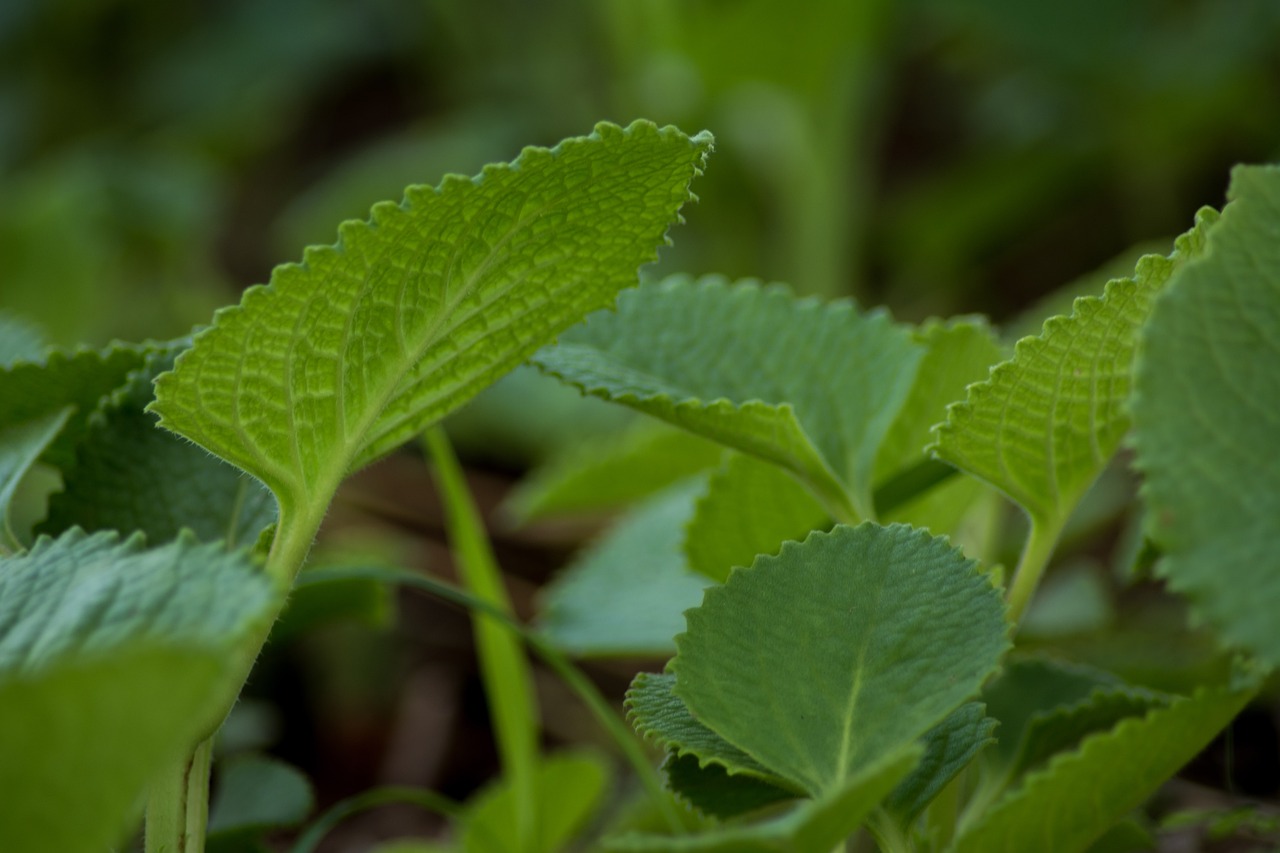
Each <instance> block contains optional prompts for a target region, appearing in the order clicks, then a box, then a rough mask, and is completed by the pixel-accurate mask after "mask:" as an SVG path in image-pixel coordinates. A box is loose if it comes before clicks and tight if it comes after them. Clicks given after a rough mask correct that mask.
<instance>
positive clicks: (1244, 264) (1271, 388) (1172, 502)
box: [1133, 166, 1280, 665]
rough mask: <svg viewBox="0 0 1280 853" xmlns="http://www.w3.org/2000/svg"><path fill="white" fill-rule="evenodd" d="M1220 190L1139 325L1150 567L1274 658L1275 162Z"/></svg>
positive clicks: (1279, 633)
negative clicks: (1225, 197)
mask: <svg viewBox="0 0 1280 853" xmlns="http://www.w3.org/2000/svg"><path fill="white" fill-rule="evenodd" d="M1229 198H1230V199H1231V201H1230V203H1229V204H1228V205H1227V207H1226V209H1224V210H1223V212H1222V218H1221V220H1220V222H1219V223H1218V225H1217V226H1215V227H1214V229H1213V230H1212V231H1210V232H1209V241H1208V242H1209V244H1208V249H1207V250H1206V251H1205V253H1204V257H1203V259H1202V260H1200V261H1198V262H1196V263H1193V264H1189V265H1188V266H1187V267H1186V268H1185V269H1184V270H1182V272H1181V273H1180V274H1179V275H1178V276H1177V278H1176V279H1175V280H1174V282H1173V283H1172V285H1171V286H1170V287H1169V289H1168V290H1167V291H1166V292H1165V293H1164V294H1163V295H1162V296H1161V298H1160V299H1159V300H1158V301H1157V304H1156V307H1155V310H1154V312H1153V314H1152V317H1151V322H1150V324H1149V325H1148V327H1147V328H1146V329H1145V331H1144V335H1143V341H1142V352H1141V357H1140V359H1139V366H1138V379H1137V385H1138V387H1137V394H1136V396H1135V398H1134V402H1133V413H1134V420H1135V422H1136V424H1137V429H1136V435H1135V445H1136V447H1137V453H1138V461H1137V464H1138V467H1139V468H1140V469H1141V470H1142V472H1143V473H1144V474H1145V476H1146V484H1145V486H1144V491H1143V495H1144V497H1145V498H1146V501H1147V504H1148V507H1149V509H1150V511H1149V513H1148V517H1149V519H1150V522H1149V531H1150V536H1151V538H1152V539H1153V540H1155V542H1156V543H1157V545H1158V546H1159V547H1160V548H1161V549H1162V550H1163V551H1164V557H1163V558H1162V559H1161V560H1160V562H1159V563H1158V564H1157V572H1158V573H1159V574H1161V575H1162V576H1163V577H1165V578H1167V579H1168V581H1169V584H1170V586H1171V587H1172V588H1173V589H1175V590H1177V591H1178V592H1181V593H1183V594H1184V595H1186V596H1188V597H1189V598H1190V599H1191V601H1192V603H1193V605H1194V608H1195V612H1196V613H1197V614H1198V615H1199V616H1200V618H1202V619H1203V620H1204V622H1206V623H1207V624H1208V625H1210V626H1211V627H1212V628H1213V629H1214V631H1216V632H1217V634H1218V636H1219V637H1220V638H1221V639H1222V640H1223V641H1224V642H1225V643H1226V644H1228V645H1230V646H1235V647H1238V648H1244V649H1248V650H1249V651H1251V652H1253V653H1254V654H1256V655H1258V656H1260V657H1262V658H1263V659H1265V660H1266V661H1268V662H1269V663H1271V664H1273V665H1275V664H1277V663H1280V628H1278V627H1277V621H1276V618H1275V607H1274V603H1275V601H1276V599H1277V597H1278V596H1280V557H1278V556H1277V554H1278V553H1280V552H1277V549H1276V547H1275V532H1276V525H1275V521H1276V519H1277V518H1278V517H1280V459H1278V458H1277V455H1276V453H1275V452H1274V448H1275V446H1276V437H1277V435H1280V347H1278V346H1277V341H1280V247H1278V246H1277V242H1276V239H1275V231H1276V228H1277V227H1280V167H1275V166H1269V167H1250V168H1238V169H1237V170H1236V171H1235V172H1234V173H1233V174H1232V182H1231V191H1230V194H1229Z"/></svg>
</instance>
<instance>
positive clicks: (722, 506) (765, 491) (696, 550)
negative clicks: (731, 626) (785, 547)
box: [684, 453, 827, 583]
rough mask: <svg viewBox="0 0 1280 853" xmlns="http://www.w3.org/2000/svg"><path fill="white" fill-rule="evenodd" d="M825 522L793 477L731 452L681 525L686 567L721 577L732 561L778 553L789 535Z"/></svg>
mask: <svg viewBox="0 0 1280 853" xmlns="http://www.w3.org/2000/svg"><path fill="white" fill-rule="evenodd" d="M825 526H827V512H826V510H824V509H823V508H822V504H820V503H818V501H817V499H816V498H814V497H813V495H811V494H810V493H809V490H808V489H806V488H805V487H804V486H803V485H801V484H800V483H799V482H798V481H797V480H796V478H795V477H793V476H792V475H791V474H789V473H787V472H786V471H784V470H783V469H782V468H779V467H778V466H777V465H773V464H771V463H769V462H765V461H763V460H761V459H757V458H756V457H754V456H746V455H745V454H741V453H735V454H733V455H732V456H730V457H729V458H728V459H727V460H725V463H724V464H723V465H721V466H720V468H719V470H717V471H716V472H715V473H714V474H712V475H711V479H710V481H709V482H708V483H707V488H706V492H705V494H703V495H702V496H701V497H700V498H699V499H698V503H697V507H696V509H695V510H694V513H693V518H691V519H690V520H689V526H688V528H687V529H686V530H685V537H684V552H685V554H686V555H687V556H688V559H689V568H691V569H693V570H694V571H696V572H700V573H702V574H704V575H706V576H707V577H709V578H711V579H712V580H715V581H719V582H721V583H723V582H724V580H725V579H726V578H727V577H729V570H730V569H732V568H733V567H734V566H749V565H751V563H752V561H754V560H755V558H756V555H757V554H776V553H778V549H779V548H780V547H781V546H782V543H783V542H785V541H787V540H788V539H795V540H800V539H803V538H804V537H805V536H807V535H808V534H809V531H811V530H814V529H816V528H819V527H825Z"/></svg>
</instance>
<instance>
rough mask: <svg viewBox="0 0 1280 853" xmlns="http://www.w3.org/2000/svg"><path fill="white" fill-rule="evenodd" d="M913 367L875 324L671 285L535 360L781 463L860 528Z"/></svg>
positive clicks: (792, 301)
mask: <svg viewBox="0 0 1280 853" xmlns="http://www.w3.org/2000/svg"><path fill="white" fill-rule="evenodd" d="M921 355H922V350H921V348H920V347H919V346H917V345H916V344H915V343H913V342H912V340H911V335H910V332H909V331H908V330H907V329H905V328H903V327H900V326H897V325H895V324H894V323H893V321H892V320H891V319H890V318H889V317H888V315H886V314H884V313H880V312H872V313H868V314H861V313H859V312H857V311H856V310H855V309H854V308H853V306H852V305H850V304H847V303H833V304H829V305H824V304H821V303H819V302H817V301H815V300H812V299H796V298H794V297H793V296H792V295H791V294H790V293H789V292H788V291H787V290H786V289H784V288H782V287H778V286H773V287H760V286H759V285H758V284H756V283H754V282H741V283H738V284H736V285H730V283H729V282H727V281H726V280H724V279H721V278H715V277H709V278H704V279H701V280H699V281H692V280H690V279H688V278H686V277H683V276H675V277H672V278H669V279H666V280H665V281H663V282H660V283H658V284H656V285H654V286H649V287H643V288H640V289H639V290H636V291H633V292H631V293H628V294H625V295H624V296H623V298H622V299H620V300H619V303H618V311H617V313H610V314H597V315H595V316H594V317H592V318H591V319H590V320H589V321H588V322H587V324H586V325H585V326H583V327H580V328H578V329H574V330H573V331H571V332H570V333H568V334H566V335H565V336H564V338H563V341H562V343H561V344H559V345H558V346H555V347H548V348H546V349H544V350H542V351H540V352H539V353H538V354H537V356H536V357H535V358H534V362H535V363H536V364H538V365H539V366H540V367H542V368H544V369H545V370H547V371H549V372H550V373H553V374H555V375H556V376H559V377H561V378H562V379H564V380H566V381H568V382H571V383H572V384H574V385H576V386H578V387H579V388H580V389H582V390H583V391H584V392H585V393H589V394H593V395H595V396H598V397H602V398H604V399H607V400H614V401H616V402H619V403H623V404H625V405H628V406H631V407H633V408H635V409H638V410H640V411H642V412H646V413H647V414H650V415H654V416H656V417H659V418H662V419H663V420H667V421H669V422H671V423H673V424H675V425H677V426H680V427H683V428H685V429H688V430H690V431H692V432H696V433H698V434H700V435H704V436H706V437H708V438H711V439H714V440H716V441H719V442H721V443H723V444H727V445H729V446H730V447H733V448H735V449H737V450H741V451H743V452H744V453H749V454H752V455H755V456H760V457H762V458H764V459H767V460H769V461H772V462H774V463H776V464H779V465H782V466H783V467H785V468H787V469H789V470H791V471H792V472H794V473H795V474H796V475H797V476H799V477H800V478H801V480H803V481H804V482H806V483H807V484H809V485H810V487H811V488H813V489H814V491H815V493H816V494H818V495H820V496H822V497H823V499H824V501H825V502H826V503H827V504H828V506H830V507H833V508H834V509H840V510H841V513H840V514H842V515H843V516H849V515H855V516H859V517H866V516H867V515H869V513H870V511H871V509H870V507H871V486H872V483H871V479H872V473H873V467H874V464H875V457H876V453H877V450H878V448H879V446H880V443H881V442H882V441H883V440H884V437H885V434H886V433H887V431H888V429H889V427H890V425H891V424H892V423H893V419H894V417H895V416H896V415H897V413H898V409H899V408H900V407H901V405H902V403H903V401H904V400H905V398H906V396H907V393H908V392H909V390H910V387H911V382H912V380H913V379H914V377H915V371H916V367H917V364H918V362H919V360H920V358H921ZM850 504H851V506H850Z"/></svg>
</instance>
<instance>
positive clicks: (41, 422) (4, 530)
mask: <svg viewBox="0 0 1280 853" xmlns="http://www.w3.org/2000/svg"><path fill="white" fill-rule="evenodd" d="M72 411H73V410H72V409H71V408H70V407H67V408H65V409H55V410H54V411H51V412H49V413H48V414H45V415H40V416H37V417H34V418H32V419H31V420H29V421H26V422H24V423H20V424H17V425H15V426H11V427H9V428H8V429H4V430H0V534H3V537H4V538H3V540H0V542H3V543H7V544H8V545H9V546H10V547H11V548H13V549H15V550H16V549H18V548H19V547H20V544H21V543H19V541H18V537H17V534H16V533H15V532H14V530H13V528H12V527H11V526H10V521H9V507H10V505H11V504H12V503H13V497H14V494H15V493H16V492H17V490H18V486H19V485H20V484H21V483H22V478H23V477H25V476H26V475H27V472H28V471H30V470H31V466H32V465H35V464H36V460H38V459H39V458H40V455H41V454H42V453H44V452H45V450H47V449H48V447H49V445H50V444H52V443H53V441H54V439H56V438H57V437H58V433H60V432H61V431H62V428H63V427H65V426H66V425H67V420H68V419H69V418H70V417H71V413H72Z"/></svg>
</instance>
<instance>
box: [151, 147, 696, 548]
mask: <svg viewBox="0 0 1280 853" xmlns="http://www.w3.org/2000/svg"><path fill="white" fill-rule="evenodd" d="M710 148H711V139H710V137H709V136H706V135H700V136H697V137H694V138H692V139H690V138H689V137H686V136H685V135H684V134H682V133H680V132H679V131H677V130H675V129H674V128H666V129H662V130H659V129H658V128H657V127H655V126H654V125H652V124H649V123H645V122H637V123H635V124H633V125H631V127H629V128H627V129H625V130H624V129H621V128H618V127H616V126H613V125H608V124H601V125H599V126H598V127H597V128H596V131H595V133H593V134H592V135H591V136H589V137H584V138H579V139H570V140H567V141H565V142H563V143H561V144H560V145H559V146H557V147H556V148H555V149H552V150H546V149H539V148H527V149H525V151H524V152H523V153H522V154H521V156H520V158H519V159H518V160H516V161H515V162H514V163H512V164H510V165H495V166H489V167H487V168H486V169H485V171H484V173H483V174H482V175H481V176H479V177H477V178H474V179H467V178H462V177H457V176H451V177H448V178H446V179H445V180H444V182H443V183H442V184H441V185H440V187H439V188H438V189H434V188H430V187H411V188H410V189H408V190H407V191H406V194H405V201H404V203H403V204H400V205H396V204H391V203H383V204H379V205H377V206H375V207H374V209H373V213H372V218H371V219H370V221H369V222H368V223H360V222H348V223H345V224H344V225H343V226H342V227H341V229H340V231H339V237H340V242H339V243H338V245H336V246H333V247H322V248H311V249H308V250H307V251H306V253H305V254H304V260H303V262H302V263H301V264H290V265H285V266H282V267H278V268H277V269H276V270H275V272H274V273H273V275H272V279H271V284H270V285H268V286H266V287H257V288H253V289H250V290H249V291H248V292H246V294H245V297H244V299H243V301H242V302H241V304H240V305H239V306H237V307H233V308H229V309H224V310H222V311H220V312H219V313H218V314H217V315H216V316H215V318H214V322H213V325H212V326H211V327H210V328H208V329H206V330H204V331H202V332H201V333H200V334H198V335H197V336H196V338H195V342H194V345H193V346H192V348H191V349H190V350H188V351H187V352H186V353H184V354H183V355H182V357H181V358H179V360H178V363H177V366H176V368H175V370H174V371H173V372H171V373H168V374H165V375H163V376H161V377H160V378H159V380H158V381H157V383H156V397H157V399H156V402H155V403H153V404H152V408H153V409H154V410H155V411H156V412H158V413H159V414H160V416H161V424H162V425H163V426H165V427H167V428H169V429H171V430H173V431H175V432H178V433H180V434H182V435H184V436H186V437H187V438H189V439H191V440H192V441H195V442H196V443H197V444H200V445H201V446H203V447H205V448H206V449H208V450H210V451H212V452H213V453H216V454H217V455H219V456H221V457H223V458H224V459H226V460H228V461H230V462H231V463H233V464H234V465H236V466H238V467H240V468H242V469H244V470H245V471H248V472H249V473H250V474H253V475H254V476H256V477H258V478H259V479H260V480H262V481H263V482H264V483H266V484H267V486H269V487H270V488H271V490H272V491H273V492H274V493H275V495H276V497H277V498H278V499H279V501H280V504H281V513H282V516H283V517H284V519H285V522H284V523H286V524H287V523H289V521H288V519H289V517H290V515H291V514H295V513H300V514H302V515H304V516H305V517H307V519H308V520H309V521H315V523H318V518H319V515H320V514H321V513H322V512H323V509H324V506H323V505H320V504H321V503H323V504H326V505H327V502H328V498H329V496H330V495H331V494H332V493H333V491H334V489H335V488H336V487H337V484H338V483H339V482H340V481H341V479H342V478H343V477H344V476H345V475H346V474H347V473H348V472H350V471H351V470H354V469H356V468H359V467H361V466H362V465H365V464H367V463H369V462H371V461H373V460H375V459H377V458H379V457H381V456H383V455H385V454H386V453H388V452H390V451H391V450H393V449H394V448H396V447H397V446H398V445H400V444H401V443H403V442H404V441H406V440H407V439H409V438H411V437H412V436H414V435H417V434H419V433H420V432H422V430H423V429H424V428H426V427H427V426H429V425H430V424H432V423H435V422H436V421H438V420H439V419H440V418H442V417H444V416H445V415H446V414H448V413H449V412H450V411H452V410H453V409H456V408H457V407H458V406H460V405H461V404H462V403H463V402H465V401H466V400H467V399H469V398H470V397H472V396H474V395H475V394H476V393H477V392H478V391H479V390H481V389H482V388H484V387H485V386H487V385H489V384H491V383H492V382H493V381H494V380H496V379H497V378H498V377H499V376H501V375H502V374H504V373H506V372H507V371H509V370H510V369H511V368H513V367H515V366H516V365H517V364H519V363H520V362H521V361H523V360H524V359H526V358H527V357H528V356H529V355H530V354H532V352H533V351H534V350H535V349H536V348H537V347H539V346H541V345H543V344H544V343H546V341H547V340H548V339H549V338H551V337H552V336H554V335H555V334H557V333H558V332H559V331H560V330H562V329H564V328H565V327H567V326H569V325H571V324H572V323H574V322H577V321H578V320H580V319H581V318H582V317H584V316H586V315H587V314H588V313H590V312H591V311H594V310H596V309H599V308H603V307H605V306H607V305H610V304H612V302H613V300H614V298H615V296H616V294H617V292H618V290H620V289H621V288H623V287H626V286H628V285H630V284H633V283H634V282H635V280H636V278H635V277H636V269H637V268H638V267H639V266H640V265H642V264H645V263H647V262H649V261H652V260H653V259H654V258H655V248H656V247H657V246H659V245H661V244H662V243H663V241H664V240H665V233H666V230H667V228H668V226H669V225H670V224H671V223H672V222H673V221H674V220H676V219H677V218H678V211H679V209H680V207H681V206H682V205H683V204H684V203H685V202H686V201H688V200H689V199H690V197H691V196H690V193H689V183H690V182H691V181H692V179H693V178H694V176H695V175H697V174H698V173H699V172H700V169H701V166H702V163H703V161H704V159H705V158H706V156H707V153H708V152H709V151H710ZM320 496H322V497H320Z"/></svg>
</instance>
